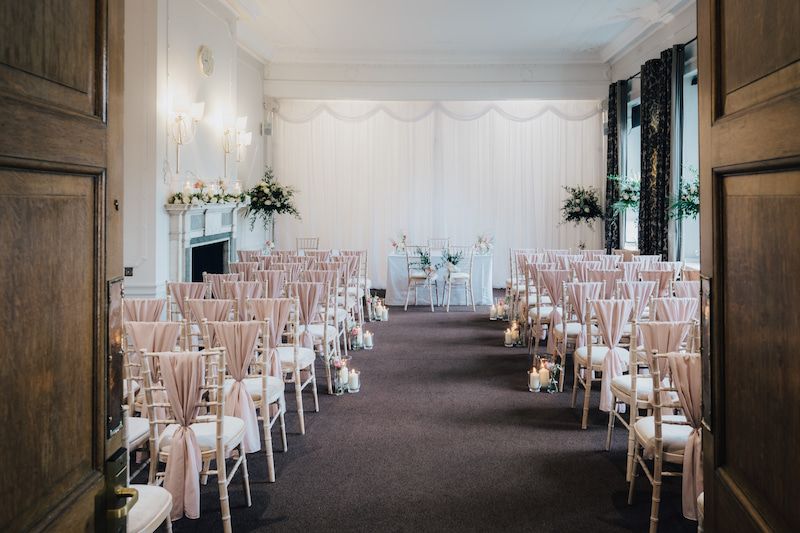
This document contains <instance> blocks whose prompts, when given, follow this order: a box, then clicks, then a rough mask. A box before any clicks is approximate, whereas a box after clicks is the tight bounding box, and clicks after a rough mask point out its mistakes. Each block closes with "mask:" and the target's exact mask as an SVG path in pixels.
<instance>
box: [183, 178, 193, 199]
mask: <svg viewBox="0 0 800 533" xmlns="http://www.w3.org/2000/svg"><path fill="white" fill-rule="evenodd" d="M183 194H185V195H186V196H191V194H192V184H191V183H189V182H188V181H187V182H186V185H184V186H183Z"/></svg>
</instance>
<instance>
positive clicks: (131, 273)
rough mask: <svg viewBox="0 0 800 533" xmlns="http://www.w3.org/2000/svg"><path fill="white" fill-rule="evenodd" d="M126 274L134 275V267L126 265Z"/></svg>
mask: <svg viewBox="0 0 800 533" xmlns="http://www.w3.org/2000/svg"><path fill="white" fill-rule="evenodd" d="M125 275H126V276H128V277H130V276H133V267H125Z"/></svg>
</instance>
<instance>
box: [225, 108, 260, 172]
mask: <svg viewBox="0 0 800 533" xmlns="http://www.w3.org/2000/svg"><path fill="white" fill-rule="evenodd" d="M246 127H247V117H246V116H243V117H237V119H236V124H235V126H234V125H231V124H230V123H229V124H226V125H225V128H224V131H223V132H222V151H223V152H224V153H225V165H224V167H225V177H226V178H227V177H228V154H230V153H233V151H234V150H236V162H237V163H238V162H239V161H241V160H242V159H244V157H245V153H246V150H247V146H250V143H251V142H252V140H253V134H252V133H250V132H247V131H245V128H246Z"/></svg>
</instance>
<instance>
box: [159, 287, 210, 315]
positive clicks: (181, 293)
mask: <svg viewBox="0 0 800 533" xmlns="http://www.w3.org/2000/svg"><path fill="white" fill-rule="evenodd" d="M186 298H208V286H207V285H206V284H205V283H203V282H194V281H186V282H183V281H169V282H167V301H168V302H169V305H168V306H167V320H174V321H176V322H181V321H183V317H184V315H185V314H186V313H185V310H184V308H183V305H184V300H186Z"/></svg>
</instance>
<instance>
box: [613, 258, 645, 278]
mask: <svg viewBox="0 0 800 533" xmlns="http://www.w3.org/2000/svg"><path fill="white" fill-rule="evenodd" d="M618 267H619V269H620V270H622V272H623V273H624V274H623V276H622V279H623V280H625V281H639V271H640V270H641V269H642V264H641V263H638V262H625V261H623V262H622V263H619V265H618Z"/></svg>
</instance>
